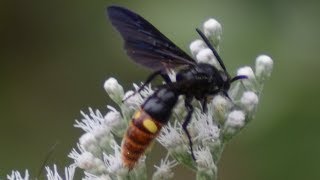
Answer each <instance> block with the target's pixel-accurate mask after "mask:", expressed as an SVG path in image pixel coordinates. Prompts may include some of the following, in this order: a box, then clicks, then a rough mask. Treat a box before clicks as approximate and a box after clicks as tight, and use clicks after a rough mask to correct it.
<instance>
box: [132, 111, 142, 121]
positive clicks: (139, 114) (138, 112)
mask: <svg viewBox="0 0 320 180" xmlns="http://www.w3.org/2000/svg"><path fill="white" fill-rule="evenodd" d="M140 116H141V112H140V111H137V112H136V113H134V115H133V119H138V118H139V117H140Z"/></svg>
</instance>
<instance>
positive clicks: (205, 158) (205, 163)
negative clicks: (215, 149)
mask: <svg viewBox="0 0 320 180" xmlns="http://www.w3.org/2000/svg"><path fill="white" fill-rule="evenodd" d="M195 156H196V162H197V165H198V166H197V168H198V170H199V171H207V170H211V171H212V170H213V172H216V171H217V166H216V165H215V163H214V161H213V158H212V155H211V152H210V149H209V148H200V149H198V150H195Z"/></svg>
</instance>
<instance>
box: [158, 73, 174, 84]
mask: <svg viewBox="0 0 320 180" xmlns="http://www.w3.org/2000/svg"><path fill="white" fill-rule="evenodd" d="M160 75H161V77H162V78H163V80H164V81H165V82H166V83H167V84H169V83H172V81H171V79H170V77H169V76H168V74H165V73H161V74H160Z"/></svg>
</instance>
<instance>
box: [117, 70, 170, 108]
mask: <svg viewBox="0 0 320 180" xmlns="http://www.w3.org/2000/svg"><path fill="white" fill-rule="evenodd" d="M158 75H161V77H162V78H163V79H164V81H165V82H166V83H171V80H170V78H169V76H168V75H167V74H164V73H163V72H162V71H161V70H159V71H155V72H153V73H152V74H150V75H149V76H148V78H147V80H146V81H145V82H144V83H143V84H142V86H140V87H139V89H138V90H136V91H135V92H134V93H133V94H131V95H129V96H128V97H126V98H125V99H123V100H122V102H124V101H126V100H127V99H129V98H130V97H132V96H134V95H136V94H137V93H140V92H141V91H142V90H143V89H144V88H145V87H146V85H148V84H149V83H150V82H151V81H152V80H154V79H155V78H156V77H157V76H158Z"/></svg>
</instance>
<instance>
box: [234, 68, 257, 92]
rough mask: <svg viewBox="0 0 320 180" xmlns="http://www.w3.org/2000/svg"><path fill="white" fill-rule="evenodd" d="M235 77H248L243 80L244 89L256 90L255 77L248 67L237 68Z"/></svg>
mask: <svg viewBox="0 0 320 180" xmlns="http://www.w3.org/2000/svg"><path fill="white" fill-rule="evenodd" d="M237 75H238V76H240V75H245V76H247V77H248V79H243V80H242V82H243V84H244V85H245V87H246V88H248V89H249V90H254V89H257V87H256V82H257V81H256V76H255V75H254V73H253V70H252V69H251V67H249V66H245V67H242V68H239V69H238V71H237Z"/></svg>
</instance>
